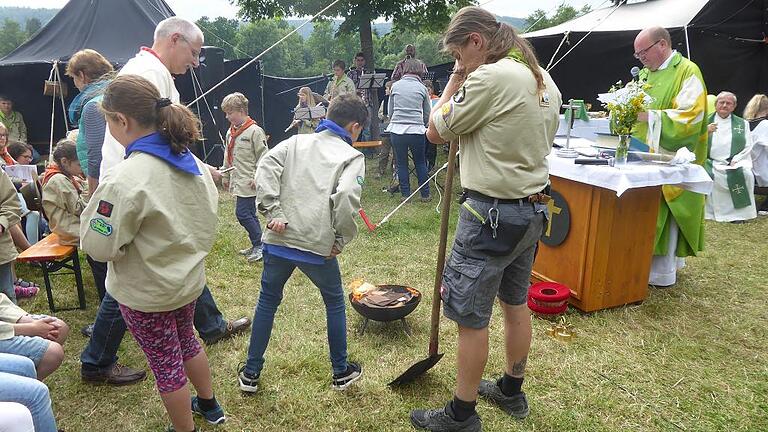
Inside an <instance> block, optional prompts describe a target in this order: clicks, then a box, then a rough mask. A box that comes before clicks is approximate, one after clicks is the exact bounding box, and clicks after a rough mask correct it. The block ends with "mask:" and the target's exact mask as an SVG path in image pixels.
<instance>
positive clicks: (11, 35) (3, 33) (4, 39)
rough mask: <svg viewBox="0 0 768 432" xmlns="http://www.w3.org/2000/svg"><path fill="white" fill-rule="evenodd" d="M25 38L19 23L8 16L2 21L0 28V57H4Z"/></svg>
mask: <svg viewBox="0 0 768 432" xmlns="http://www.w3.org/2000/svg"><path fill="white" fill-rule="evenodd" d="M26 39H27V35H26V33H24V31H22V30H21V25H20V24H19V23H18V22H16V21H12V20H10V19H8V18H6V19H5V21H3V27H2V28H0V57H4V56H5V55H7V54H8V53H10V52H11V51H13V50H15V49H16V47H18V46H19V45H21V44H22V43H23V42H24V41H25V40H26Z"/></svg>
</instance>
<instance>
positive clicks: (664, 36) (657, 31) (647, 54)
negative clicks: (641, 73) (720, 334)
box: [634, 27, 672, 71]
mask: <svg viewBox="0 0 768 432" xmlns="http://www.w3.org/2000/svg"><path fill="white" fill-rule="evenodd" d="M634 48H635V58H636V59H638V60H640V62H642V63H643V66H645V67H647V68H648V69H650V70H651V71H655V70H657V69H658V68H659V67H660V66H661V65H662V64H663V63H664V61H666V60H667V59H668V58H669V56H670V55H672V38H671V37H670V36H669V32H668V31H667V29H665V28H663V27H648V28H646V29H643V30H642V31H641V32H640V33H638V34H637V37H635V44H634Z"/></svg>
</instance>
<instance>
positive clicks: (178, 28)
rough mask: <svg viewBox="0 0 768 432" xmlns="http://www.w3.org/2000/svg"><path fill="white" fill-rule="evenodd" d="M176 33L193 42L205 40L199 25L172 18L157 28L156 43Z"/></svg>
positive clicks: (159, 24)
mask: <svg viewBox="0 0 768 432" xmlns="http://www.w3.org/2000/svg"><path fill="white" fill-rule="evenodd" d="M174 33H178V34H180V35H182V36H183V37H184V38H185V39H186V40H188V41H190V42H192V41H195V40H197V39H200V41H201V42H203V41H204V40H205V37H204V36H203V31H202V30H200V27H198V26H197V24H195V23H193V22H190V21H187V20H185V19H184V18H179V17H170V18H166V19H164V20H162V21H160V23H158V24H157V27H155V41H157V40H160V39H167V38H169V37H171V35H173V34H174Z"/></svg>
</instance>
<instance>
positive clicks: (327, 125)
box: [315, 119, 352, 145]
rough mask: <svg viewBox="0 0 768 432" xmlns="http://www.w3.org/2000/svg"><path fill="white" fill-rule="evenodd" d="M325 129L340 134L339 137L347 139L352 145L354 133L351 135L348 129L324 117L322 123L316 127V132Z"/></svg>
mask: <svg viewBox="0 0 768 432" xmlns="http://www.w3.org/2000/svg"><path fill="white" fill-rule="evenodd" d="M324 130H328V131H330V132H333V133H334V134H336V135H338V136H339V138H341V139H343V140H344V141H346V142H347V144H349V145H352V135H350V134H349V132H347V130H346V129H344V128H343V127H341V126H339V125H338V124H336V123H334V122H332V121H331V120H328V119H323V120H322V121H321V122H320V124H319V125H317V129H315V132H322V131H324Z"/></svg>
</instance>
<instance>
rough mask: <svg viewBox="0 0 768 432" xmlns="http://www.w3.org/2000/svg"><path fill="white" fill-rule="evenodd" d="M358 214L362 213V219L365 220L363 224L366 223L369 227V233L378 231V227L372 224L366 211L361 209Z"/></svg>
mask: <svg viewBox="0 0 768 432" xmlns="http://www.w3.org/2000/svg"><path fill="white" fill-rule="evenodd" d="M358 213H360V217H361V218H363V222H365V226H367V227H368V231H373V230H375V229H376V225H374V224H372V223H371V220H370V219H368V215H367V214H365V210H363V209H360V211H359V212H358Z"/></svg>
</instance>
